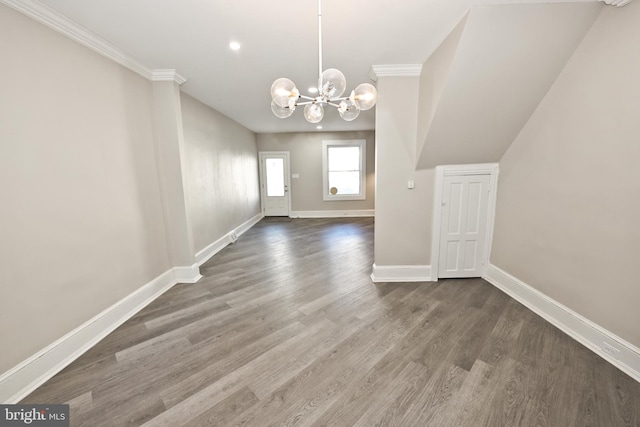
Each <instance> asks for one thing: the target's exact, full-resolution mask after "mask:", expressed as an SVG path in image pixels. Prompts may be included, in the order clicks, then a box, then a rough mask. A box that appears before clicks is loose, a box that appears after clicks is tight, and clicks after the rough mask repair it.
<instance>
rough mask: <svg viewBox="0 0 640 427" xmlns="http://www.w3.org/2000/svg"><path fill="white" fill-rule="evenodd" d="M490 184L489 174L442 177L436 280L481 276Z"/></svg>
mask: <svg viewBox="0 0 640 427" xmlns="http://www.w3.org/2000/svg"><path fill="white" fill-rule="evenodd" d="M490 183H491V176H490V175H458V176H445V177H444V185H443V188H442V223H441V229H440V261H439V264H438V277H442V278H447V277H481V276H482V273H483V268H484V263H485V262H486V259H485V258H486V256H487V255H486V254H485V242H486V239H487V214H488V209H489V191H490Z"/></svg>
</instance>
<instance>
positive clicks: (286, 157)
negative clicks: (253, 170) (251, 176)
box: [258, 151, 291, 218]
mask: <svg viewBox="0 0 640 427" xmlns="http://www.w3.org/2000/svg"><path fill="white" fill-rule="evenodd" d="M268 156H284V163H285V164H284V184H285V185H286V186H287V193H288V199H289V206H288V209H289V214H288V215H287V216H288V217H289V218H291V164H290V157H289V151H258V182H259V184H260V212H261V213H262V217H263V218H264V216H265V215H264V212H265V198H266V197H267V191H266V189H265V186H264V184H265V183H264V167H263V166H262V163H263V159H264V158H265V157H268Z"/></svg>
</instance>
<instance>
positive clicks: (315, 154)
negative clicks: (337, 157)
mask: <svg viewBox="0 0 640 427" xmlns="http://www.w3.org/2000/svg"><path fill="white" fill-rule="evenodd" d="M347 139H366V140H367V199H366V200H354V201H345V200H339V201H338V200H336V201H333V200H332V201H323V200H322V141H323V140H347ZM258 151H289V153H290V156H289V159H290V162H291V173H292V174H294V173H297V174H299V175H300V178H297V179H291V210H293V211H324V210H327V211H328V210H362V209H374V206H375V158H374V156H375V141H374V132H364V131H363V132H312V133H267V134H258Z"/></svg>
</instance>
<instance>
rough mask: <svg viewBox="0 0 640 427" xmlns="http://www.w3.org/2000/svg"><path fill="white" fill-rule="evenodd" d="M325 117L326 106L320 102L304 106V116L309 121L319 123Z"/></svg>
mask: <svg viewBox="0 0 640 427" xmlns="http://www.w3.org/2000/svg"><path fill="white" fill-rule="evenodd" d="M323 117H324V108H322V105H318V104H307V106H305V107H304V118H305V119H306V120H307V121H308V122H309V123H318V122H319V121H320V120H322V118H323Z"/></svg>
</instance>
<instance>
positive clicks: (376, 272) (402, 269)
mask: <svg viewBox="0 0 640 427" xmlns="http://www.w3.org/2000/svg"><path fill="white" fill-rule="evenodd" d="M371 280H373V281H374V282H431V281H433V280H432V279H431V266H430V265H375V264H373V271H372V272H371Z"/></svg>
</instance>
